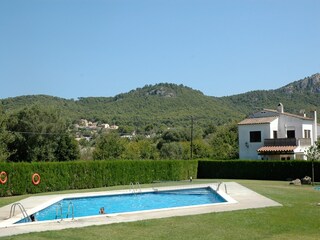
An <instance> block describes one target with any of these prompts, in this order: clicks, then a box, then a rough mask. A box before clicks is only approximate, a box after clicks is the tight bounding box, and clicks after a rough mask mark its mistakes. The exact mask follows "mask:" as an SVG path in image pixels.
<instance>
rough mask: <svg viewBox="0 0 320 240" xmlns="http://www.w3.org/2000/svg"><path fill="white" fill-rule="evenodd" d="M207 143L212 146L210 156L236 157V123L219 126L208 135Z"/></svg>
mask: <svg viewBox="0 0 320 240" xmlns="http://www.w3.org/2000/svg"><path fill="white" fill-rule="evenodd" d="M209 145H210V146H211V147H212V157H213V158H215V159H236V158H238V155H239V150H238V128H237V124H235V123H234V124H228V125H224V126H220V127H218V128H217V131H216V132H215V133H213V134H212V135H211V136H210V137H209Z"/></svg>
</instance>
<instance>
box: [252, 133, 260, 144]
mask: <svg viewBox="0 0 320 240" xmlns="http://www.w3.org/2000/svg"><path fill="white" fill-rule="evenodd" d="M250 142H261V132H260V131H253V132H250Z"/></svg>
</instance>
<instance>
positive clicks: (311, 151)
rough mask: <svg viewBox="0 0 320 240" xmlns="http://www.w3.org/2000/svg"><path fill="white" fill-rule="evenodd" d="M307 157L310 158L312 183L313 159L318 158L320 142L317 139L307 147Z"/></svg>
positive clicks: (319, 158)
mask: <svg viewBox="0 0 320 240" xmlns="http://www.w3.org/2000/svg"><path fill="white" fill-rule="evenodd" d="M306 154H307V159H308V160H311V162H312V164H311V173H312V177H311V178H312V185H314V161H319V160H320V142H319V141H317V142H316V144H315V145H313V146H310V147H309V148H308V149H307V153H306Z"/></svg>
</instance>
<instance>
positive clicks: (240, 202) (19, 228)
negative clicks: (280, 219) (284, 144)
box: [0, 182, 282, 237]
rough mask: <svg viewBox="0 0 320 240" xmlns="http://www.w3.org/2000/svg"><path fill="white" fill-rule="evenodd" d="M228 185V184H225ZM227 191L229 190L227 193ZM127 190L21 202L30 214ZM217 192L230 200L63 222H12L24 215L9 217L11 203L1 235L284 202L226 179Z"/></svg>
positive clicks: (2, 216) (0, 220) (1, 214)
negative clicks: (62, 202) (59, 203)
mask: <svg viewBox="0 0 320 240" xmlns="http://www.w3.org/2000/svg"><path fill="white" fill-rule="evenodd" d="M218 184H219V183H209V184H192V185H182V186H172V187H159V188H157V189H158V190H171V189H181V188H190V187H191V188H196V187H208V186H210V187H211V188H213V189H217V187H218ZM225 186H226V187H225ZM226 190H227V193H226ZM148 191H154V189H153V188H142V192H148ZM121 193H128V190H117V191H104V192H94V193H93V192H90V193H77V194H59V195H46V196H35V197H29V198H26V199H23V200H21V201H19V203H21V204H22V205H23V206H24V208H25V209H26V212H27V213H28V215H30V214H32V213H35V212H37V211H39V210H41V209H43V208H45V207H47V206H49V205H51V204H53V203H55V202H57V201H59V200H61V199H63V198H68V197H79V196H93V195H111V194H121ZM218 193H219V194H220V195H222V196H223V197H224V198H227V199H228V201H229V203H228V204H226V203H223V204H214V205H205V206H193V207H182V208H170V209H161V210H152V211H143V212H132V213H120V214H105V215H98V216H93V217H83V218H77V219H74V220H71V219H64V220H62V221H57V220H55V221H50V222H48V221H47V222H46V221H43V222H32V223H23V224H13V223H14V222H16V221H19V220H20V219H22V214H21V211H20V210H19V208H18V207H17V208H16V211H15V213H16V215H14V216H13V217H12V218H10V219H9V215H10V208H11V206H12V204H10V205H7V206H5V207H2V208H0V237H4V236H11V235H17V234H23V233H30V232H42V231H49V230H61V229H67V228H80V227H87V226H92V225H104V224H113V223H122V222H133V221H140V220H147V219H158V218H167V217H173V216H187V215H197V214H204V213H213V212H224V211H236V210H243V209H253V208H265V207H279V206H282V205H281V204H279V203H277V202H275V201H273V200H271V199H269V198H266V197H264V196H262V195H260V194H258V193H256V192H254V191H252V190H250V189H248V188H246V187H244V186H242V185H240V184H238V183H236V182H224V183H222V184H221V185H220V188H219V191H218Z"/></svg>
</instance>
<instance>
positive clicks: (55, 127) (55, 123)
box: [7, 105, 79, 162]
mask: <svg viewBox="0 0 320 240" xmlns="http://www.w3.org/2000/svg"><path fill="white" fill-rule="evenodd" d="M7 126H8V130H9V131H11V132H12V133H13V134H14V140H13V141H12V142H10V143H9V144H8V149H9V150H10V151H11V152H12V154H11V155H10V157H9V160H10V161H13V162H20V161H27V162H32V161H56V160H60V161H62V160H74V159H77V158H78V157H79V149H78V147H77V143H75V142H74V141H73V139H72V138H71V137H70V136H69V135H68V128H67V124H66V121H65V120H64V119H63V118H62V117H61V116H60V115H59V113H58V112H57V111H56V109H51V108H46V109H45V108H41V107H39V106H36V105H34V106H32V107H27V108H24V109H22V110H20V111H19V112H17V113H14V114H12V115H11V116H10V122H8V124H7Z"/></svg>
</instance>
